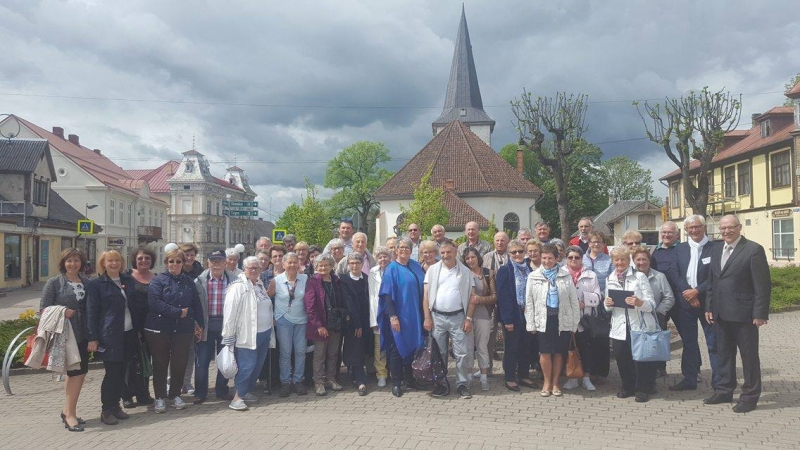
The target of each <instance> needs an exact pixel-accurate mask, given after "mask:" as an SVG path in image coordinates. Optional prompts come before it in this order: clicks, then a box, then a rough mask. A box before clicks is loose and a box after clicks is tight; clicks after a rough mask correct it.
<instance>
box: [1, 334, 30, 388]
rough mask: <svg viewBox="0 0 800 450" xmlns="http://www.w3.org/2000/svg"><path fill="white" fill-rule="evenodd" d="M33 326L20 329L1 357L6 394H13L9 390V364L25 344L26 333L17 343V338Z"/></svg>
mask: <svg viewBox="0 0 800 450" xmlns="http://www.w3.org/2000/svg"><path fill="white" fill-rule="evenodd" d="M33 328H34V327H28V328H25V329H24V330H22V331H20V332H19V334H18V335H16V336H14V339H12V340H11V343H10V344H8V348H7V349H6V355H5V357H3V387H4V388H5V389H6V394H7V395H14V393H13V392H11V381H10V380H9V375H10V374H11V364H13V363H14V358H15V357H16V356H17V352H18V351H20V349H21V348H22V347H23V346H24V345H25V344H27V335H26V336H25V338H24V339H22V342H20V343H19V344H17V340H19V338H21V337H22V335H24V334H25V333H27V332H28V331H30V330H32V329H33Z"/></svg>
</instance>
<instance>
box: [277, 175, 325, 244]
mask: <svg viewBox="0 0 800 450" xmlns="http://www.w3.org/2000/svg"><path fill="white" fill-rule="evenodd" d="M317 192H318V190H317V186H315V185H314V184H313V183H311V182H310V181H308V179H307V178H306V195H305V197H303V198H302V200H301V201H300V205H298V204H297V203H292V204H291V205H289V206H288V207H287V208H286V209H285V210H284V211H283V214H281V216H280V217H279V218H278V220H277V221H276V222H275V227H276V228H285V229H286V230H287V231H288V232H289V233H292V234H295V235H296V236H297V238H298V239H299V240H303V241H306V242H308V244H309V245H319V246H325V244H327V243H328V241H329V240H330V239H331V237H332V236H333V232H332V230H333V228H334V221H333V220H332V218H331V217H330V215H329V214H328V212H327V209H326V208H325V207H324V205H323V203H322V201H321V200H320V199H318V198H317Z"/></svg>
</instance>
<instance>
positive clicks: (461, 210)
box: [443, 189, 489, 230]
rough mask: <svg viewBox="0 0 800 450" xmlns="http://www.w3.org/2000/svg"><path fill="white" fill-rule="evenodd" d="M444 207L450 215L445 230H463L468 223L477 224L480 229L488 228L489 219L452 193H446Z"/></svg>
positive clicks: (447, 191) (446, 191)
mask: <svg viewBox="0 0 800 450" xmlns="http://www.w3.org/2000/svg"><path fill="white" fill-rule="evenodd" d="M443 203H444V207H445V208H446V209H447V211H448V212H449V213H450V218H449V219H448V220H447V224H446V225H445V228H446V229H448V230H450V229H457V230H461V229H463V228H464V224H465V223H467V222H472V221H474V222H477V223H478V227H479V228H488V227H489V219H487V218H486V217H484V216H483V215H482V214H481V213H479V212H478V211H477V210H476V209H475V208H473V207H472V206H469V204H468V203H467V202H465V201H464V200H461V199H460V198H458V196H456V194H454V193H453V192H452V191H450V190H447V189H445V191H444V202H443Z"/></svg>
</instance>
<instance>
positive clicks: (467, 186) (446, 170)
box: [375, 120, 542, 199]
mask: <svg viewBox="0 0 800 450" xmlns="http://www.w3.org/2000/svg"><path fill="white" fill-rule="evenodd" d="M430 166H433V174H432V176H431V184H433V185H434V186H444V185H445V182H446V181H448V180H452V181H453V192H454V193H455V195H457V196H459V197H461V196H464V195H470V194H475V195H485V194H504V195H506V196H516V197H532V196H541V195H542V190H541V189H539V188H538V187H537V186H536V185H534V184H533V183H531V182H530V181H528V180H526V179H525V178H524V177H523V176H522V175H521V174H520V173H518V172H517V171H516V170H515V169H514V168H513V167H511V166H510V165H508V163H506V161H505V160H504V159H503V158H501V157H500V155H498V154H497V153H495V151H494V150H492V148H491V147H489V146H488V145H487V144H486V143H485V142H483V141H482V140H481V138H479V137H478V136H477V135H475V133H473V132H472V131H471V130H470V129H469V128H467V126H466V125H464V124H463V123H462V122H460V121H458V120H456V121H453V122H451V123H450V124H449V125H447V126H446V127H445V128H444V129H443V130H442V131H441V133H439V134H437V135H436V136H435V137H434V138H433V139H431V141H430V142H428V144H427V145H426V146H425V147H424V148H423V149H422V150H420V151H419V153H417V154H416V155H414V157H413V158H411V160H410V161H409V162H408V163H407V164H406V165H405V166H403V168H402V169H400V170H399V171H398V172H397V173H396V174H394V176H392V178H390V179H389V180H388V181H387V182H386V183H385V184H384V185H383V186H381V187H380V188H379V189H378V190H377V191H375V197H376V198H378V199H390V198H410V197H413V196H414V188H416V187H417V185H418V184H419V182H420V180H421V179H422V176H423V175H425V173H426V172H427V171H428V168H429V167H430Z"/></svg>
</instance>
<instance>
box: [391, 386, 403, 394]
mask: <svg viewBox="0 0 800 450" xmlns="http://www.w3.org/2000/svg"><path fill="white" fill-rule="evenodd" d="M392 395H394V396H395V397H402V396H403V388H402V387H400V385H399V384H395V385H394V386H392Z"/></svg>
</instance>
